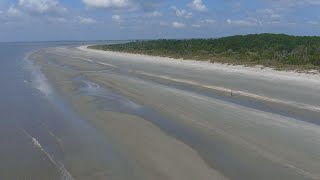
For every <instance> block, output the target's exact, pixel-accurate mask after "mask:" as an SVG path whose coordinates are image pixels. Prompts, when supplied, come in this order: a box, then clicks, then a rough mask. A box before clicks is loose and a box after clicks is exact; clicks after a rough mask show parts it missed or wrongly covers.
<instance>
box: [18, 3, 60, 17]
mask: <svg viewBox="0 0 320 180" xmlns="http://www.w3.org/2000/svg"><path fill="white" fill-rule="evenodd" d="M18 5H19V7H20V8H21V9H23V10H25V11H28V12H30V13H36V14H43V13H57V12H62V11H66V9H65V8H62V7H59V2H58V0H19V3H18Z"/></svg>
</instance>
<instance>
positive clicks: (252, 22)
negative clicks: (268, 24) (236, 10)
mask: <svg viewBox="0 0 320 180" xmlns="http://www.w3.org/2000/svg"><path fill="white" fill-rule="evenodd" d="M226 22H227V23H228V24H230V25H237V26H255V25H260V24H261V22H260V21H258V20H257V19H255V18H246V19H239V20H231V19H227V20H226Z"/></svg>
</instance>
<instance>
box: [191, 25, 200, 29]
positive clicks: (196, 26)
mask: <svg viewBox="0 0 320 180" xmlns="http://www.w3.org/2000/svg"><path fill="white" fill-rule="evenodd" d="M191 26H192V27H194V28H200V27H201V25H200V24H192V25H191Z"/></svg>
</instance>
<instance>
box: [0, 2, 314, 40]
mask: <svg viewBox="0 0 320 180" xmlns="http://www.w3.org/2000/svg"><path fill="white" fill-rule="evenodd" d="M319 10H320V0H0V42H7V41H56V40H126V39H167V38H179V39H180V38H216V37H222V36H229V35H236V34H251V33H285V34H291V35H320V11H319Z"/></svg>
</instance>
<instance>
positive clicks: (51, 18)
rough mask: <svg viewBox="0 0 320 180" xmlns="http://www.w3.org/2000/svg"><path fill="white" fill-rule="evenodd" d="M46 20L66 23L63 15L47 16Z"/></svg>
mask: <svg viewBox="0 0 320 180" xmlns="http://www.w3.org/2000/svg"><path fill="white" fill-rule="evenodd" d="M48 21H49V22H51V23H67V22H68V20H67V19H66V18H63V17H49V18H48Z"/></svg>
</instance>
